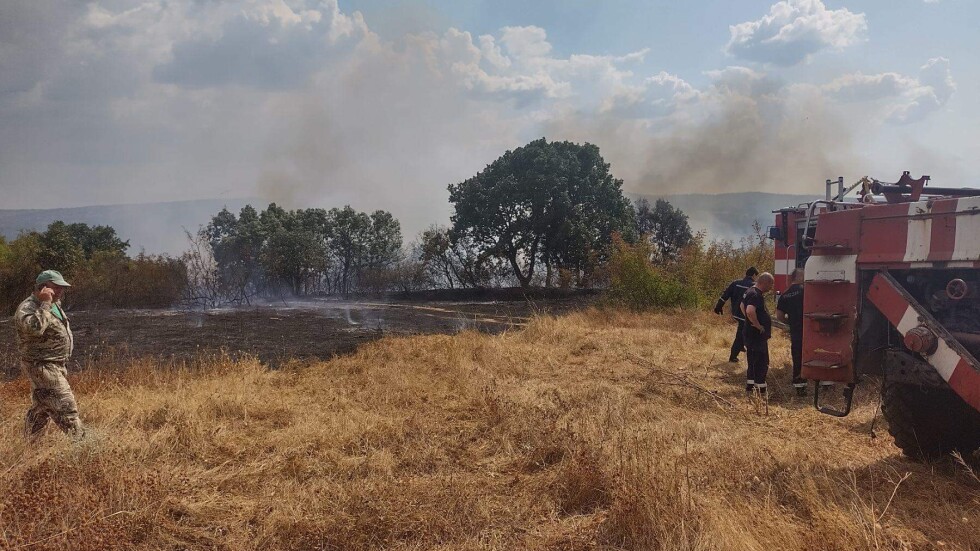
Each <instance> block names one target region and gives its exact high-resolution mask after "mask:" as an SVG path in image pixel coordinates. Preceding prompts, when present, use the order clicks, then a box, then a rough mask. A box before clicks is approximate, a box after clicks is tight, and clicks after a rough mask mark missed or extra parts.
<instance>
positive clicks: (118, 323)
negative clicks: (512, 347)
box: [0, 296, 593, 378]
mask: <svg viewBox="0 0 980 551" xmlns="http://www.w3.org/2000/svg"><path fill="white" fill-rule="evenodd" d="M512 298H514V299H515V300H506V301H480V302H446V301H429V302H426V301H420V300H417V299H414V300H401V301H382V300H357V301H336V300H319V301H305V302H300V303H288V302H279V303H272V304H267V305H263V306H258V307H247V308H238V309H216V310H210V311H203V312H202V311H189V310H102V311H99V310H95V311H81V312H72V313H71V320H72V328H73V330H74V333H75V354H74V357H73V358H72V361H71V365H70V366H69V367H70V369H72V370H80V369H86V368H93V367H96V368H97V367H100V365H110V366H111V365H117V364H121V363H123V364H124V363H125V362H127V361H130V360H132V359H135V358H144V357H148V356H149V357H153V358H158V359H168V360H177V361H186V360H190V359H193V358H196V357H198V356H199V355H200V354H202V353H224V354H227V355H228V356H230V357H231V358H240V357H243V356H255V357H257V358H258V359H259V361H261V362H262V363H263V364H265V365H267V366H270V367H278V366H279V365H281V364H282V363H283V362H285V361H287V360H290V359H292V360H297V359H328V358H331V357H334V356H337V355H339V354H347V353H350V352H353V351H354V350H356V349H357V348H358V347H359V346H361V345H362V344H364V343H367V342H372V341H375V340H377V339H379V338H381V337H383V336H385V335H414V334H452V333H457V332H459V331H461V330H464V329H473V330H477V331H480V332H486V333H499V332H502V331H506V330H508V329H514V328H516V327H521V326H523V325H524V324H525V323H527V321H528V319H529V318H530V316H532V315H534V314H536V313H553V314H560V313H564V312H568V311H571V310H574V309H576V308H580V307H582V306H584V305H586V304H588V303H590V302H592V301H593V299H592V298H590V297H585V296H580V297H571V296H570V297H565V298H558V299H555V298H549V299H548V300H540V301H535V300H521V299H520V298H519V297H512ZM0 362H2V369H3V375H4V376H5V378H10V377H14V376H16V375H17V373H19V367H18V361H17V350H16V341H15V335H14V329H13V324H12V322H11V320H10V319H9V318H7V319H4V320H3V321H2V322H0Z"/></svg>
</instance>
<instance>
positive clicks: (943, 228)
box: [770, 172, 980, 458]
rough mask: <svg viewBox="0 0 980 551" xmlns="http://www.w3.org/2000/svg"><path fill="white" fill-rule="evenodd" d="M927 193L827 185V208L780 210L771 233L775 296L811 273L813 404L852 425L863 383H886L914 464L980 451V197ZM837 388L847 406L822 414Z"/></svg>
mask: <svg viewBox="0 0 980 551" xmlns="http://www.w3.org/2000/svg"><path fill="white" fill-rule="evenodd" d="M928 183H929V177H928V176H923V177H921V178H919V179H917V180H914V179H912V178H911V176H910V175H909V173H908V172H905V173H904V174H903V175H902V177H901V179H900V180H899V181H898V182H896V183H883V182H879V181H877V180H871V179H869V178H862V179H861V180H860V181H859V182H858V183H856V184H855V185H853V186H851V187H850V189H847V190H845V189H844V181H843V178H839V179H838V180H836V181H831V180H828V181H827V196H826V199H824V200H819V201H813V202H810V203H807V204H802V205H798V206H796V207H790V208H784V209H780V210H778V211H775V215H776V220H775V226H773V227H771V228H770V237H771V238H772V239H773V240H774V243H775V259H776V265H775V271H774V276H775V279H776V286H775V288H776V291H777V292H780V291H783V290H785V289H786V287H787V286H788V285H789V281H788V279H789V274H790V273H791V272H792V271H793V269H794V268H797V267H802V268H804V272H805V283H804V320H803V372H802V375H803V377H805V378H807V379H809V380H811V381H813V383H814V405H815V406H816V407H817V408H818V409H819V410H820V411H821V412H823V413H827V414H830V415H835V416H839V417H843V416H846V415H847V414H848V413H849V412H850V409H851V400H852V397H853V392H854V387H855V385H856V384H857V383H858V382H859V381H860V380H861V376H862V375H866V374H869V375H877V376H879V377H881V380H882V381H883V384H882V389H883V402H882V405H883V407H882V409H883V412H884V415H885V417H886V419H887V420H888V424H889V432H891V434H892V435H893V436H894V438H895V442H896V444H897V445H898V446H899V447H900V448H902V450H903V452H904V453H905V454H906V455H908V456H910V457H914V458H931V457H936V456H939V455H943V454H946V453H950V452H952V451H960V452H963V453H970V452H972V451H974V450H976V449H977V448H980V362H978V361H977V356H980V190H977V189H964V188H937V187H929V186H928ZM835 185H836V187H837V190H836V193H832V187H834V186H835ZM858 188H860V190H859V192H858V194H857V197H856V198H855V199H849V200H845V196H846V195H847V194H848V193H850V192H851V191H854V190H856V189H858ZM834 384H836V385H842V387H843V407H839V408H834V407H829V406H826V405H822V404H821V392H822V393H823V395H824V398H826V395H827V393H828V391H829V390H830V389H831V388H833V386H831V385H834Z"/></svg>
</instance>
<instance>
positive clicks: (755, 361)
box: [742, 272, 775, 397]
mask: <svg viewBox="0 0 980 551" xmlns="http://www.w3.org/2000/svg"><path fill="white" fill-rule="evenodd" d="M774 283H775V279H774V278H773V277H772V274H770V273H769V272H764V273H762V274H760V275H759V278H758V279H756V282H755V285H754V286H753V287H752V288H751V289H749V290H748V291H745V296H744V297H743V298H742V313H743V314H744V315H745V334H744V338H745V350H746V354H745V355H746V359H747V360H748V364H749V367H748V369H747V370H746V376H745V391H746V392H748V393H751V392H752V391H753V390H758V391H759V394H760V395H761V396H763V397H764V396H766V393H767V387H766V374H767V373H768V372H769V337H771V336H772V318H771V317H770V316H769V311H768V310H766V293H768V292H769V291H771V290H772V286H773V284H774Z"/></svg>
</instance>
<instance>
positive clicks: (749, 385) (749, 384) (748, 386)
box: [745, 381, 755, 396]
mask: <svg viewBox="0 0 980 551" xmlns="http://www.w3.org/2000/svg"><path fill="white" fill-rule="evenodd" d="M753 390H755V381H745V393H746V394H748V395H749V396H751V395H752V391H753Z"/></svg>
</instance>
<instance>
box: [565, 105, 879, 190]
mask: <svg viewBox="0 0 980 551" xmlns="http://www.w3.org/2000/svg"><path fill="white" fill-rule="evenodd" d="M709 101H710V103H711V105H710V106H709V111H708V112H707V113H699V114H697V115H695V116H694V117H686V118H680V117H676V118H674V120H673V121H672V124H671V125H670V126H669V127H667V128H662V129H655V128H654V129H651V128H650V127H649V126H648V125H645V124H642V123H638V122H637V121H633V120H625V119H617V118H614V117H575V116H571V117H566V118H563V119H560V120H556V121H553V122H552V123H550V124H549V130H550V132H551V133H552V134H553V135H554V136H556V137H562V138H567V139H573V140H583V141H584V140H588V141H593V142H594V143H596V144H598V145H599V146H600V147H601V149H602V152H603V155H604V156H605V158H606V160H607V161H609V162H611V163H612V165H613V169H614V172H615V173H616V174H617V176H619V177H621V178H623V179H624V181H625V184H624V187H625V188H626V189H627V190H628V191H631V192H634V193H640V194H648V195H658V196H659V195H667V194H684V193H725V192H744V191H764V192H771V193H793V194H820V193H821V192H822V187H821V185H820V183H821V182H823V180H825V179H827V178H835V177H836V176H838V175H846V176H848V177H850V176H853V175H855V174H857V173H858V172H859V171H860V170H861V166H862V162H861V158H860V154H859V153H858V151H856V149H855V148H854V143H853V136H852V133H851V132H850V131H849V130H848V128H849V127H848V125H846V124H843V123H842V121H840V120H839V119H838V117H837V116H835V114H834V113H832V112H831V111H830V110H829V109H827V107H826V105H825V104H824V103H823V101H822V100H821V99H820V98H819V97H816V96H804V97H791V96H789V95H787V94H786V93H782V94H780V95H773V94H751V95H724V96H719V97H715V98H713V99H710V100H709Z"/></svg>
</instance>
